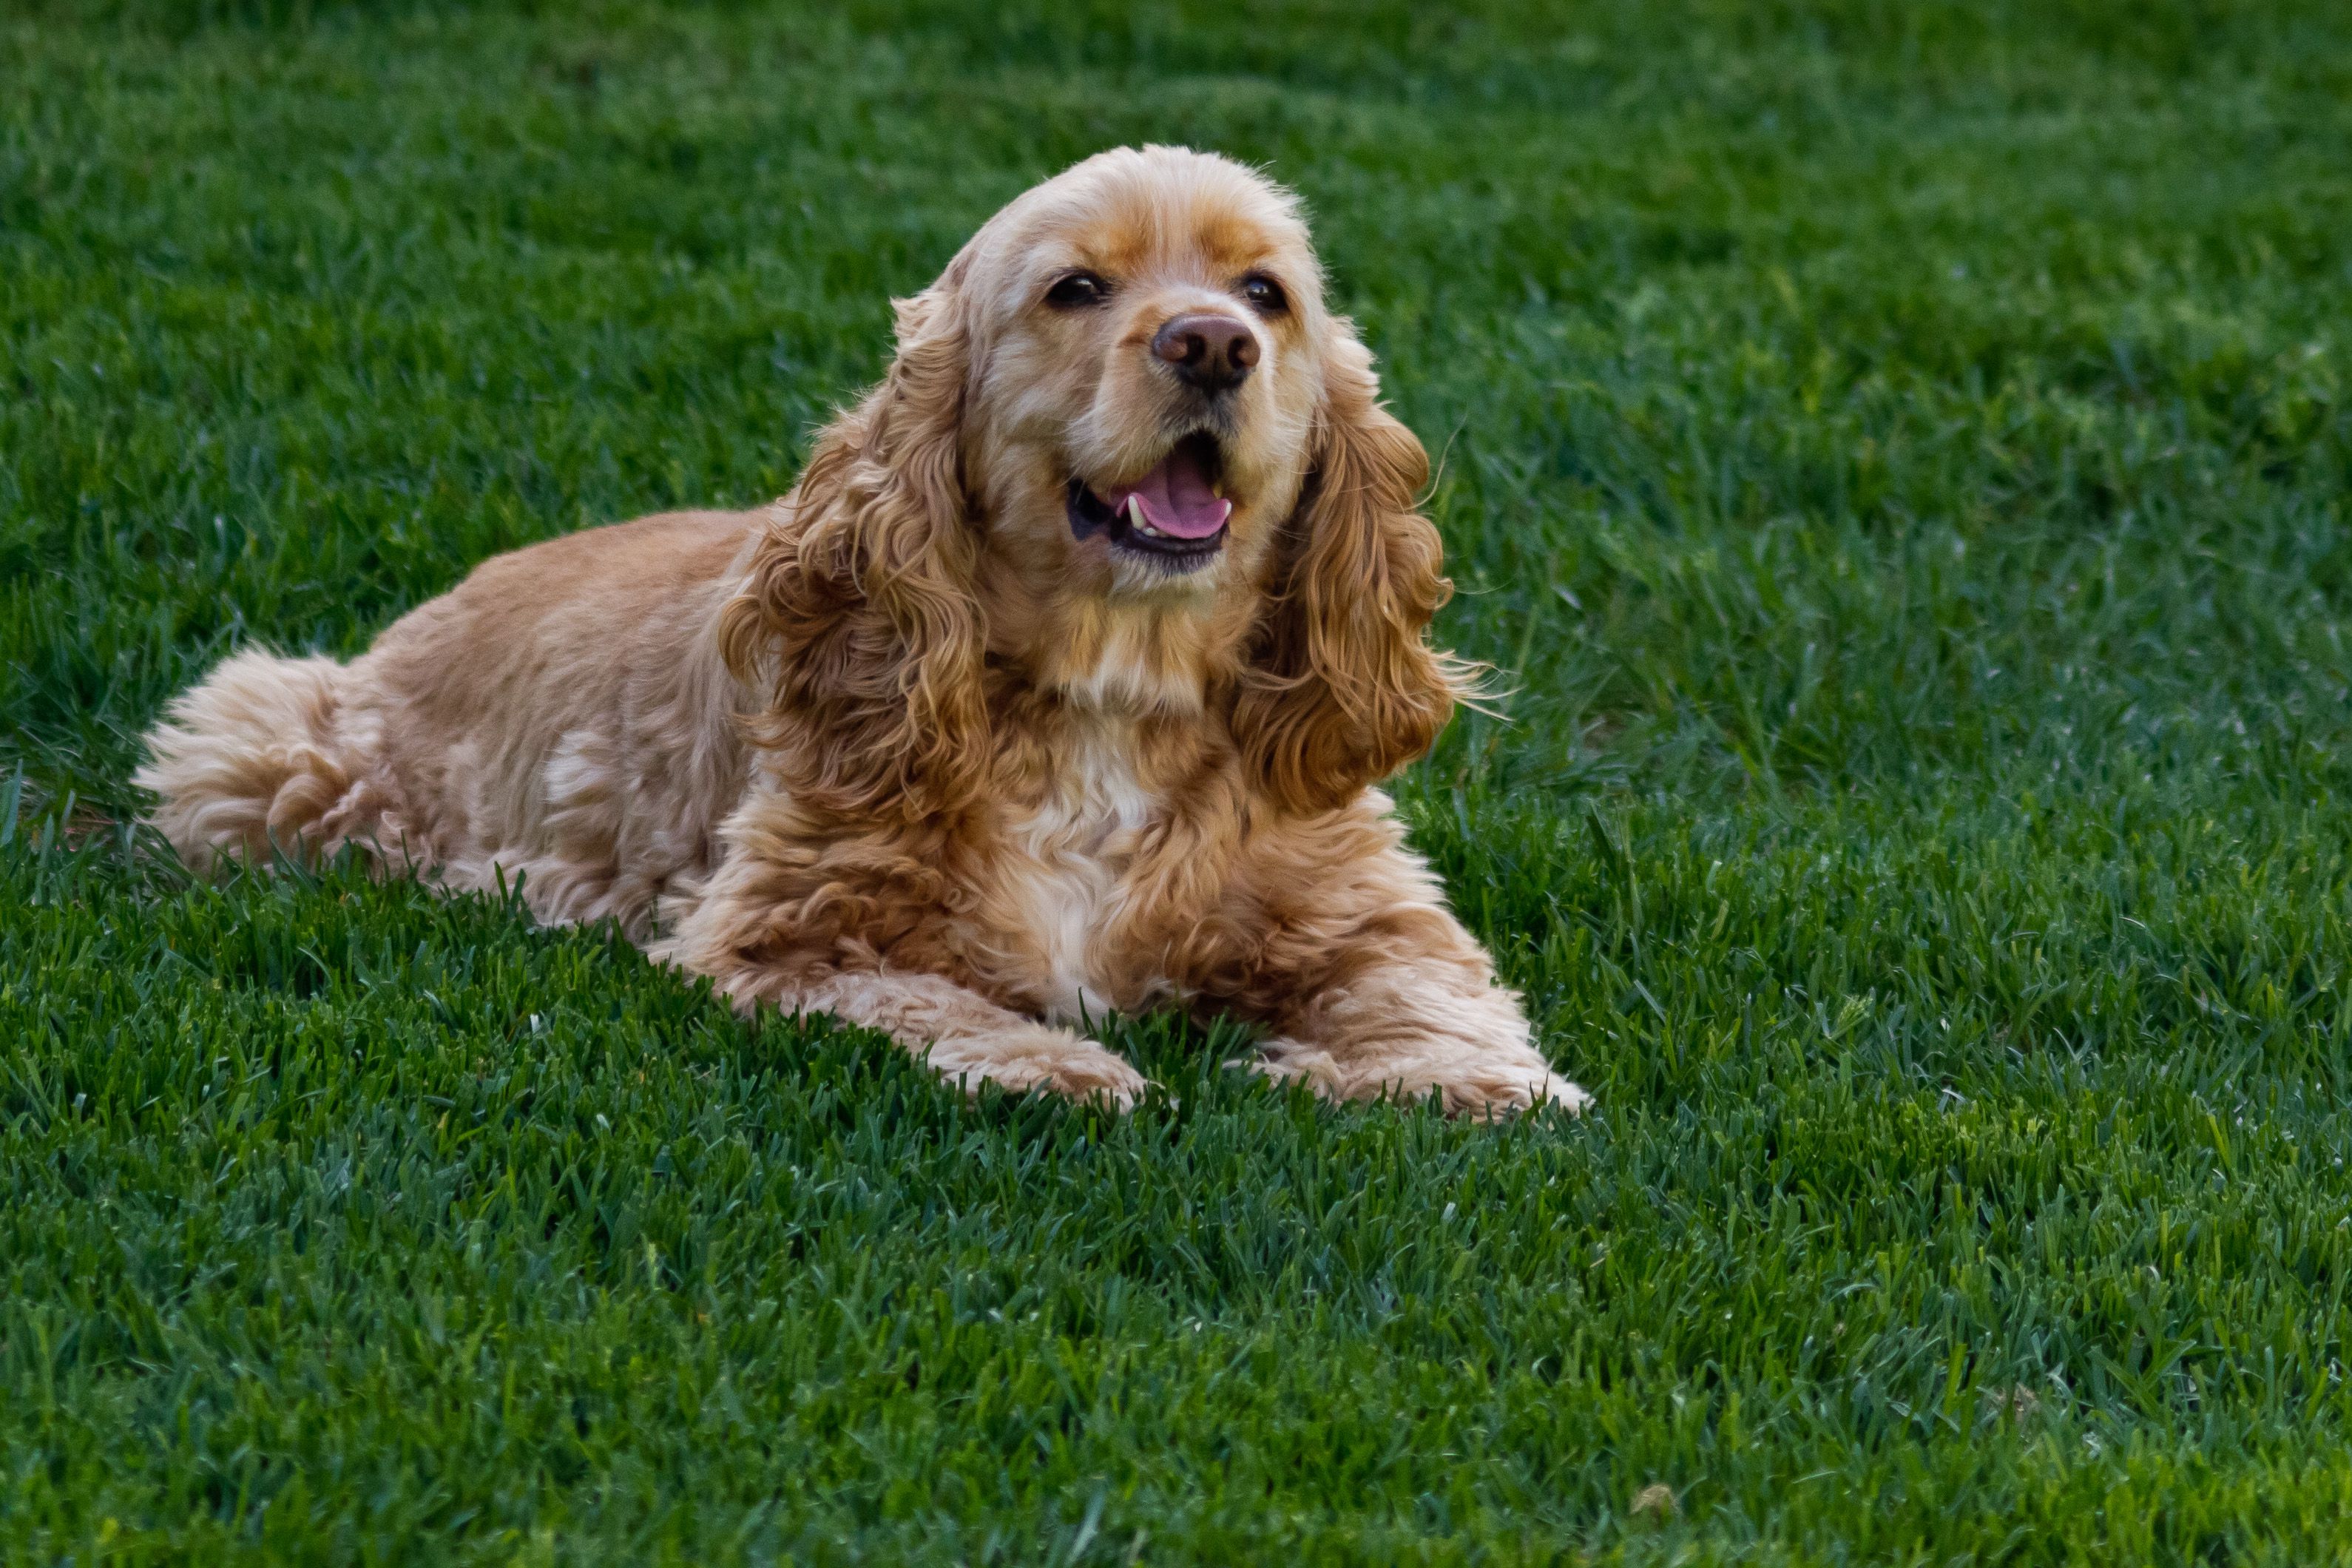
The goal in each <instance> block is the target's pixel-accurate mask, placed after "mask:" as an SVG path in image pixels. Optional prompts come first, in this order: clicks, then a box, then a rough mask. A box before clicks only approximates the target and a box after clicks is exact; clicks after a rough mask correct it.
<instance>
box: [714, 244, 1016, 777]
mask: <svg viewBox="0 0 2352 1568" xmlns="http://www.w3.org/2000/svg"><path fill="white" fill-rule="evenodd" d="M957 279H958V269H957V268H950V269H949V272H948V275H947V276H946V277H944V278H942V279H940V282H938V283H937V284H935V285H933V286H932V287H931V288H929V289H926V290H925V291H924V292H922V293H921V294H919V295H917V296H916V297H915V298H914V299H912V300H900V301H898V354H897V357H896V358H895V359H894V360H893V361H892V363H891V365H890V373H889V374H888V375H887V377H886V378H885V379H884V381H883V383H882V384H881V385H879V386H877V387H876V388H875V389H874V390H873V391H872V392H871V393H869V394H867V395H866V398H865V400H864V401H863V402H862V403H860V404H859V405H857V406H856V408H854V409H852V410H851V411H849V412H848V413H846V414H845V415H843V416H841V417H840V418H839V419H837V420H835V422H834V424H833V425H832V426H831V427H830V428H828V429H827V430H826V431H825V432H824V435H823V436H822V437H819V439H818V442H817V446H816V450H815V451H814V453H813V454H812V455H811V456H810V458H809V463H808V467H807V468H806V469H805V470H803V473H802V475H801V479H800V483H799V484H798V485H797V486H796V487H794V491H793V497H792V498H791V500H792V508H791V516H790V518H789V520H788V521H783V522H781V523H778V524H775V525H772V527H771V530H770V531H769V534H768V536H767V538H766V539H765V540H764V541H762V542H761V545H760V547H759V549H758V552H756V554H755V555H754V556H753V558H752V561H751V571H750V574H749V575H748V576H747V578H746V580H745V582H744V584H743V586H742V588H741V589H740V591H739V592H738V594H737V595H736V596H735V597H734V599H733V600H731V601H730V603H729V604H728V605H727V606H726V608H725V610H724V611H723V612H722V613H721V615H720V618H719V646H720V648H721V650H722V651H723V653H724V654H725V656H726V659H727V664H728V668H730V669H731V670H733V671H734V672H735V675H736V677H737V678H738V679H741V680H743V681H744V682H746V683H747V684H749V685H751V686H752V687H753V688H754V689H764V690H765V691H766V692H767V693H768V705H767V709H766V711H765V712H763V713H762V714H761V715H760V716H759V717H758V718H756V719H754V720H753V721H751V737H752V739H753V740H754V741H755V742H758V743H759V744H761V746H764V747H767V748H770V749H771V750H772V752H773V753H774V762H775V763H776V765H777V766H778V767H779V768H780V769H781V770H782V773H783V775H784V778H785V780H786V782H787V784H789V785H790V787H791V788H792V790H793V793H794V794H795V795H798V796H800V797H801V798H803V799H804V800H806V801H808V802H809V803H810V804H811V805H814V806H817V807H819V808H820V809H823V810H826V811H831V812H835V813H842V814H849V815H863V816H886V817H903V818H906V819H910V820H911V819H917V818H920V817H924V816H933V815H936V814H940V813H946V812H952V811H954V810H956V809H957V808H959V807H960V806H961V805H965V804H967V803H968V802H969V801H970V800H971V798H972V796H973V795H975V794H976V793H977V791H978V790H979V788H980V786H981V783H982V772H983V770H984V768H985V765H986V762H987V754H988V752H987V730H988V715H987V708H986V704H985V701H984V700H983V696H982V688H981V659H982V647H983V646H984V642H985V633H984V630H983V628H982V623H981V615H980V606H979V603H978V601H977V599H976V598H975V596H974V595H973V592H972V587H971V583H972V563H973V552H974V538H973V535H972V532H971V528H970V526H969V522H968V519H967V516H966V512H967V503H966V493H965V489H964V484H963V476H962V472H961V451H960V441H959V432H960V429H961V423H962V418H963V404H964V385H965V380H966V374H967V367H968V365H969V363H970V362H969V348H968V339H967V332H966V330H965V326H964V322H963V319H962V308H961V301H960V300H959V298H958V291H957Z"/></svg>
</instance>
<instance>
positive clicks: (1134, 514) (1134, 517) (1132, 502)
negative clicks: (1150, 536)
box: [1127, 496, 1151, 533]
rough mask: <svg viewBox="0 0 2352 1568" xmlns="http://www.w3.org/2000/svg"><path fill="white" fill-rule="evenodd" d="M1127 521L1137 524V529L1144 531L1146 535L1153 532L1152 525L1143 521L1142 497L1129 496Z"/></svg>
mask: <svg viewBox="0 0 2352 1568" xmlns="http://www.w3.org/2000/svg"><path fill="white" fill-rule="evenodd" d="M1127 521H1129V522H1131V523H1133V524H1135V526H1136V527H1138V528H1139V529H1141V530H1143V531H1145V532H1146V533H1149V532H1150V531H1151V525H1150V523H1148V522H1146V521H1143V498H1142V497H1141V496H1129V497H1128V498H1127Z"/></svg>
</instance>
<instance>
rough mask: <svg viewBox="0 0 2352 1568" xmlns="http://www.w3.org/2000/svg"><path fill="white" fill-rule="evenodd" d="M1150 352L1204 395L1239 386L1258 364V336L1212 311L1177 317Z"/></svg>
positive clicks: (1241, 323)
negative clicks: (1168, 364) (1252, 367)
mask: <svg viewBox="0 0 2352 1568" xmlns="http://www.w3.org/2000/svg"><path fill="white" fill-rule="evenodd" d="M1151 352H1152V353H1155V354H1157V355H1159V356H1160V358H1161V359H1163V360H1166V361H1167V362H1168V363H1170V364H1171V365H1172V366H1174V367H1175V371H1176V374H1177V375H1178V376H1179V377H1181V379H1182V380H1183V381H1184V382H1185V383H1186V384H1190V385H1192V386H1197V387H1199V388H1200V389H1201V390H1202V391H1203V392H1224V391H1227V390H1229V389H1230V388H1233V387H1236V386H1239V385H1240V384H1242V382H1243V381H1244V379H1245V378H1246V377H1247V376H1248V375H1249V373H1250V366H1252V365H1254V364H1255V363H1257V334H1256V333H1255V332H1253V331H1250V329H1249V323H1248V322H1247V321H1242V320H1240V319H1239V318H1238V317H1234V316H1224V315H1219V314H1218V313H1217V312H1215V311H1213V310H1195V311H1192V312H1191V313H1190V314H1188V315H1182V316H1179V317H1177V318H1176V319H1175V320H1174V321H1171V322H1169V323H1168V324H1167V325H1166V326H1164V327H1162V328H1160V332H1159V335H1158V336H1156V337H1154V338H1153V339H1152V340H1151Z"/></svg>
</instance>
